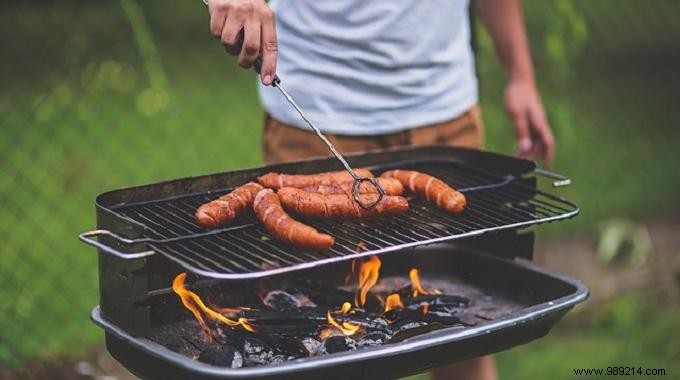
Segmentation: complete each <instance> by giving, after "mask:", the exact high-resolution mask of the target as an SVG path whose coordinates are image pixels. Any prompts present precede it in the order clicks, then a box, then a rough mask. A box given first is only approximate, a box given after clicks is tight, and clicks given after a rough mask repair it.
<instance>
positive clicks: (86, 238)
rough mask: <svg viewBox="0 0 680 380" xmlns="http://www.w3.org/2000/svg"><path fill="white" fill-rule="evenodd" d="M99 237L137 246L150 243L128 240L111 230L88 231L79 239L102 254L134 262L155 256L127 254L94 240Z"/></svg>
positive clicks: (79, 236)
mask: <svg viewBox="0 0 680 380" xmlns="http://www.w3.org/2000/svg"><path fill="white" fill-rule="evenodd" d="M99 236H109V237H112V238H114V239H116V240H118V241H119V242H120V243H122V244H137V243H146V242H148V241H149V239H127V238H124V237H122V236H119V235H116V234H114V233H113V232H111V231H109V230H93V231H87V232H83V233H82V234H80V235H78V239H80V241H82V242H83V243H85V244H88V245H91V246H93V247H95V248H98V249H99V250H101V251H102V252H106V253H108V254H110V255H113V256H116V257H118V258H121V259H125V260H132V259H139V258H142V257H147V256H151V255H153V254H154V253H156V252H154V251H142V252H134V253H125V252H121V251H119V250H117V249H115V248H113V247H110V246H108V245H106V244H104V243H100V242H99V241H97V240H95V239H93V238H95V237H99Z"/></svg>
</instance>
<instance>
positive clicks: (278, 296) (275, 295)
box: [262, 290, 302, 311]
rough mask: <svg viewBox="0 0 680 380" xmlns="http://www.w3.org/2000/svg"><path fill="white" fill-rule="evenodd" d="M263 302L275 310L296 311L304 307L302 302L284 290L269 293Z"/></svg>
mask: <svg viewBox="0 0 680 380" xmlns="http://www.w3.org/2000/svg"><path fill="white" fill-rule="evenodd" d="M262 302H263V303H264V304H265V305H267V306H269V307H271V308H272V309H275V310H281V311H285V310H295V309H297V308H299V307H300V306H302V303H301V302H300V300H298V299H297V298H296V297H295V296H294V295H292V294H290V293H287V292H284V291H283V290H272V291H271V292H269V293H267V295H266V296H265V297H264V299H263V300H262Z"/></svg>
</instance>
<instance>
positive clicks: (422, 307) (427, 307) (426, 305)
mask: <svg viewBox="0 0 680 380" xmlns="http://www.w3.org/2000/svg"><path fill="white" fill-rule="evenodd" d="M419 309H420V312H421V313H423V315H425V314H427V312H428V311H429V310H430V304H429V303H427V302H423V303H421V304H420V307H419Z"/></svg>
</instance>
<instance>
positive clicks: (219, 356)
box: [198, 346, 243, 368]
mask: <svg viewBox="0 0 680 380" xmlns="http://www.w3.org/2000/svg"><path fill="white" fill-rule="evenodd" d="M198 361H200V362H203V363H207V364H212V365H216V366H220V367H228V368H240V367H241V366H243V355H241V353H240V352H239V350H237V349H236V348H234V347H233V346H210V347H208V348H206V349H205V350H203V351H202V352H201V355H200V356H199V357H198Z"/></svg>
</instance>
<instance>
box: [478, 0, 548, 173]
mask: <svg viewBox="0 0 680 380" xmlns="http://www.w3.org/2000/svg"><path fill="white" fill-rule="evenodd" d="M475 5H476V6H477V10H478V12H479V15H480V16H481V18H482V21H484V24H485V25H486V28H487V30H488V32H489V35H490V36H491V39H492V40H493V42H494V45H495V47H496V53H497V54H498V57H499V58H500V60H501V62H503V66H504V67H505V71H506V73H507V75H508V85H507V87H506V89H505V98H504V104H505V109H506V111H507V112H508V113H509V114H510V116H511V117H512V121H513V123H514V125H515V131H516V134H517V151H518V154H519V156H520V157H523V158H527V159H537V158H542V159H543V163H544V164H545V166H547V167H550V166H551V165H552V160H553V156H554V153H555V140H554V138H553V134H552V131H551V130H550V126H549V125H548V122H547V120H546V117H545V111H544V109H543V104H542V102H541V97H540V95H539V93H538V90H537V88H536V83H535V80H534V68H533V64H532V63H531V55H530V53H529V43H528V41H527V36H526V31H525V28H524V17H523V15H522V7H521V4H520V0H475Z"/></svg>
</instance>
